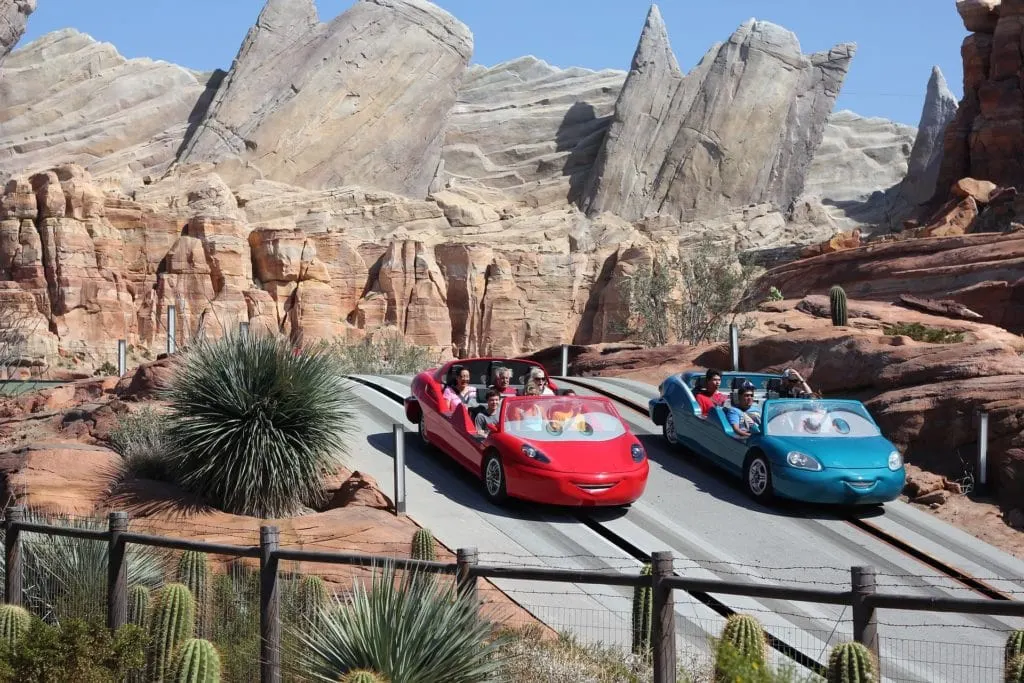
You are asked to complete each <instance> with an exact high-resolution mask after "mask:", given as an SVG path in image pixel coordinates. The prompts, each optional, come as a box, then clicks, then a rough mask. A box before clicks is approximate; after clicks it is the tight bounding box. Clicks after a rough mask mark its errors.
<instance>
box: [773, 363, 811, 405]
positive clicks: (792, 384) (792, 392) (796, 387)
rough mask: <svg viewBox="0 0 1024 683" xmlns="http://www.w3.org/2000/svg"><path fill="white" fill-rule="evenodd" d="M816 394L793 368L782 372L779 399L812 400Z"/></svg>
mask: <svg viewBox="0 0 1024 683" xmlns="http://www.w3.org/2000/svg"><path fill="white" fill-rule="evenodd" d="M813 396H814V392H813V391H811V387H810V386H808V384H807V382H806V381H804V378H803V377H801V376H800V373H799V372H797V371H796V370H794V369H793V368H786V369H785V370H784V371H783V372H782V388H781V389H780V390H779V398H812V397H813Z"/></svg>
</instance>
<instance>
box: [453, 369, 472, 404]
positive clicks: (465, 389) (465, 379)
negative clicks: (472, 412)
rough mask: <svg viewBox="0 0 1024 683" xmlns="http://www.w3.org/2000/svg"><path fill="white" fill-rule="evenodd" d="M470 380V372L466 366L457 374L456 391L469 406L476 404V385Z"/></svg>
mask: <svg viewBox="0 0 1024 683" xmlns="http://www.w3.org/2000/svg"><path fill="white" fill-rule="evenodd" d="M469 380H470V374H469V370H467V369H466V368H462V369H461V370H459V373H458V374H457V375H456V376H455V391H456V393H458V395H459V398H461V399H462V402H463V403H465V404H466V407H467V408H468V407H472V406H474V405H476V387H474V386H473V385H472V384H470V383H469Z"/></svg>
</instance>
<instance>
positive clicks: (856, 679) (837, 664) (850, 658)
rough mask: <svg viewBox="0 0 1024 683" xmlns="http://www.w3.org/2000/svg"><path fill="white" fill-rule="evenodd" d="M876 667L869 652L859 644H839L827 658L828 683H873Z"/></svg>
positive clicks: (875, 676) (876, 678)
mask: <svg viewBox="0 0 1024 683" xmlns="http://www.w3.org/2000/svg"><path fill="white" fill-rule="evenodd" d="M876 681H878V667H876V666H875V658H874V656H873V655H872V654H871V650H869V649H867V648H866V647H864V646H863V645H861V644H860V643H856V642H849V643H840V644H839V645H836V646H835V647H834V648H832V654H831V655H829V658H828V683H875V682H876Z"/></svg>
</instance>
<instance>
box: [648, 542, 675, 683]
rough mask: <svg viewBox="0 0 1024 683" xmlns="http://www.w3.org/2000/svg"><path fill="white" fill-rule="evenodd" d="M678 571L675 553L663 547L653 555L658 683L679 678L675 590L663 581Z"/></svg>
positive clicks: (653, 643)
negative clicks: (677, 672)
mask: <svg viewBox="0 0 1024 683" xmlns="http://www.w3.org/2000/svg"><path fill="white" fill-rule="evenodd" d="M673 574H674V571H673V569H672V552H671V551H669V550H659V551H657V552H655V553H652V554H651V584H652V591H651V592H652V593H653V598H654V600H653V603H654V604H653V605H652V608H651V611H652V623H651V646H652V648H653V650H654V683H675V680H676V608H675V599H674V598H673V595H672V589H671V588H670V587H666V586H665V585H664V584H663V583H662V581H663V580H664V579H667V578H669V577H671V576H672V575H673Z"/></svg>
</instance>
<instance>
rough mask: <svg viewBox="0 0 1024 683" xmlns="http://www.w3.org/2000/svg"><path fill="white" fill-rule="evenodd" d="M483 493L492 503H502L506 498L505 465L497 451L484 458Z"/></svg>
mask: <svg viewBox="0 0 1024 683" xmlns="http://www.w3.org/2000/svg"><path fill="white" fill-rule="evenodd" d="M484 493H485V494H486V495H487V499H488V500H489V501H491V502H492V503H503V502H505V500H506V499H507V498H508V494H507V493H506V489H505V467H504V466H503V465H502V464H501V458H499V457H498V454H497V453H490V454H488V455H487V457H486V458H485V459H484Z"/></svg>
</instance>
